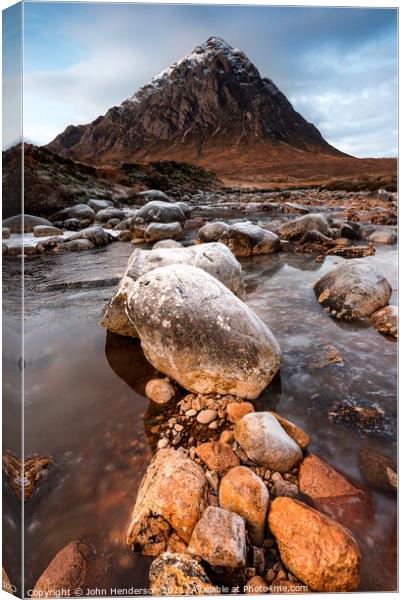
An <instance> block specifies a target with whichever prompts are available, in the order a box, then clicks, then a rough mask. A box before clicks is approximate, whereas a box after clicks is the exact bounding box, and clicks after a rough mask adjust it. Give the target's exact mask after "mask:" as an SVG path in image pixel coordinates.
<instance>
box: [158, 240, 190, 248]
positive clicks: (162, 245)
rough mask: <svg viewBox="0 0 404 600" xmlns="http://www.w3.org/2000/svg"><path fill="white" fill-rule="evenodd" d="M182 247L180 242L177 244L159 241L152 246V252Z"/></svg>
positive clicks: (171, 241)
mask: <svg viewBox="0 0 404 600" xmlns="http://www.w3.org/2000/svg"><path fill="white" fill-rule="evenodd" d="M182 247H183V245H182V244H181V242H177V241H176V240H159V241H158V242H156V243H155V244H154V245H153V248H152V250H158V249H161V248H182Z"/></svg>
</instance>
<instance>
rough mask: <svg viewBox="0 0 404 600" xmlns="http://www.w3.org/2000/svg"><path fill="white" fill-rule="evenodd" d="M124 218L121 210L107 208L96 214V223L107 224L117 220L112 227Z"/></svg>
mask: <svg viewBox="0 0 404 600" xmlns="http://www.w3.org/2000/svg"><path fill="white" fill-rule="evenodd" d="M124 216H125V213H124V212H123V210H121V209H119V208H114V207H109V208H103V209H101V210H99V211H98V212H97V214H96V217H95V219H96V222H97V223H108V222H109V221H111V219H117V221H116V222H115V223H114V225H117V224H118V223H119V222H120V221H121V220H122V219H123V218H124Z"/></svg>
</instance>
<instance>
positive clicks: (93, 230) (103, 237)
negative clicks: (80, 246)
mask: <svg viewBox="0 0 404 600" xmlns="http://www.w3.org/2000/svg"><path fill="white" fill-rule="evenodd" d="M79 239H80V240H83V239H85V240H89V241H90V242H92V243H93V244H94V246H95V247H97V248H99V247H102V246H106V245H107V244H109V243H110V242H112V241H113V237H112V235H111V234H110V233H108V232H107V231H105V230H104V229H103V228H102V227H100V226H99V225H93V226H92V227H86V228H85V229H82V230H81V231H79V232H77V233H72V234H71V235H69V236H68V237H67V238H65V241H66V242H70V241H73V240H79Z"/></svg>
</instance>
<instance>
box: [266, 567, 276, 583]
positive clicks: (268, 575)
mask: <svg viewBox="0 0 404 600" xmlns="http://www.w3.org/2000/svg"><path fill="white" fill-rule="evenodd" d="M275 577H276V573H275V571H274V570H273V569H268V571H267V572H266V573H265V578H264V579H265V581H266V582H267V583H272V581H273V580H274V579H275Z"/></svg>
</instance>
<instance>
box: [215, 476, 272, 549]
mask: <svg viewBox="0 0 404 600" xmlns="http://www.w3.org/2000/svg"><path fill="white" fill-rule="evenodd" d="M219 502H220V506H221V508H224V509H226V510H229V511H231V512H235V513H237V514H238V515H240V516H241V517H243V518H244V519H245V520H246V524H247V528H248V534H249V538H250V540H251V542H252V543H253V544H255V545H256V546H261V545H262V543H263V541H264V533H265V523H266V516H267V512H268V506H269V493H268V490H267V488H266V486H265V484H264V482H263V481H262V479H261V478H260V477H258V475H256V474H255V473H254V472H253V471H251V469H248V468H247V467H235V468H233V469H231V471H229V472H228V473H227V475H226V476H225V477H223V479H222V481H221V483H220V488H219Z"/></svg>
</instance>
